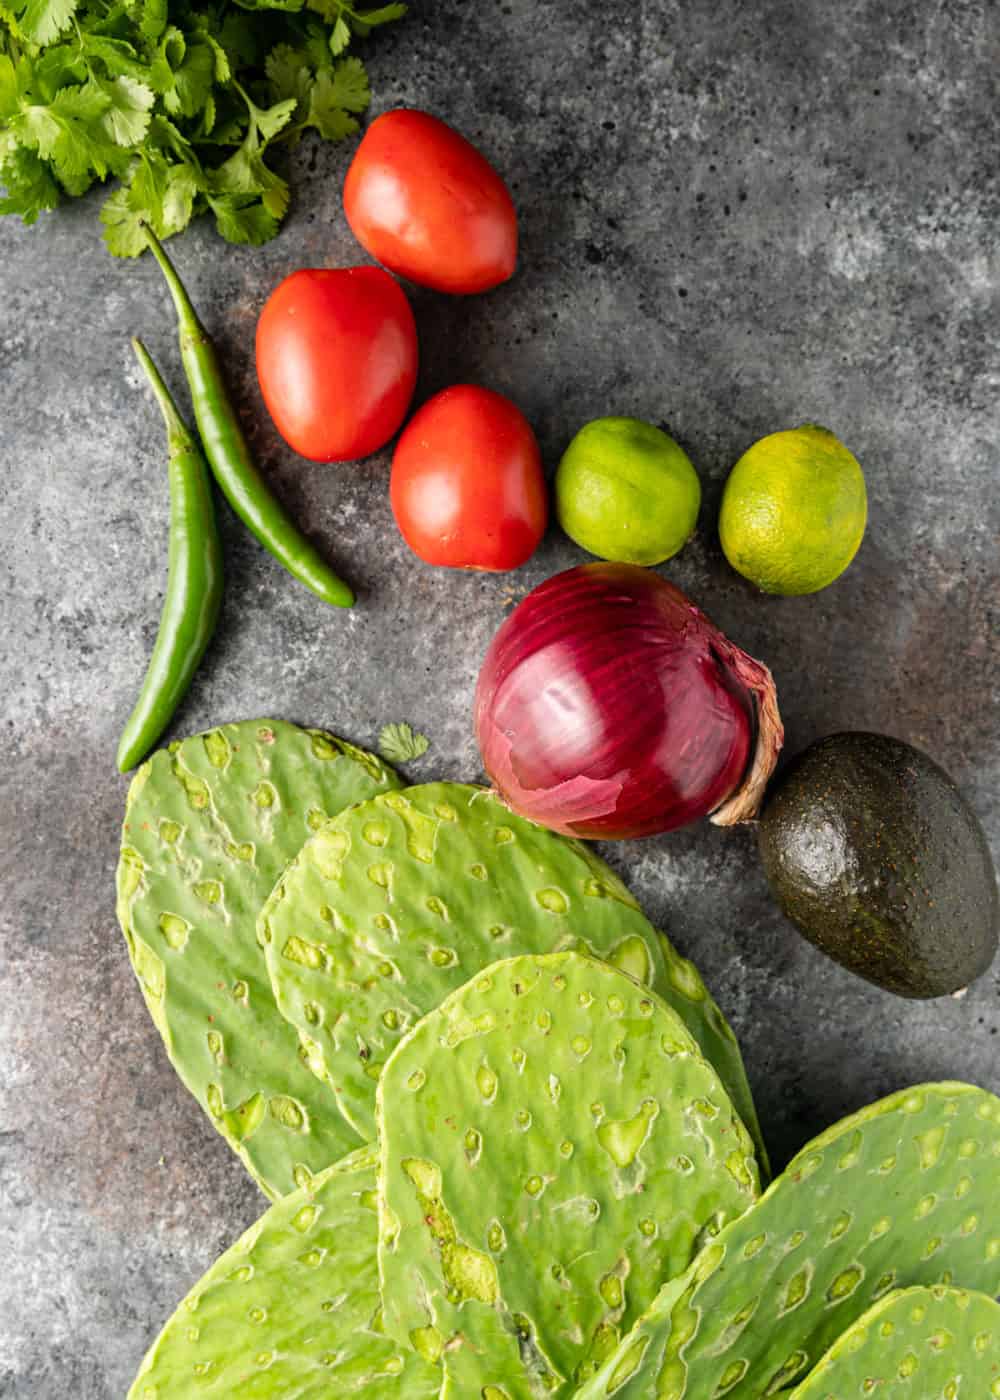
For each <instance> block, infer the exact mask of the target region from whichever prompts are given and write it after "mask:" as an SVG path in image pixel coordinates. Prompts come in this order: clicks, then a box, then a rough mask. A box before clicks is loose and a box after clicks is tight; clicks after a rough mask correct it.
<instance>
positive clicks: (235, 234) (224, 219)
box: [208, 195, 278, 246]
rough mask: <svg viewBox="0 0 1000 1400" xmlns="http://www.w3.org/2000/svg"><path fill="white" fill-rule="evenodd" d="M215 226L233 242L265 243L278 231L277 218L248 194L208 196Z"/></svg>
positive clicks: (224, 236)
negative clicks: (247, 195)
mask: <svg viewBox="0 0 1000 1400" xmlns="http://www.w3.org/2000/svg"><path fill="white" fill-rule="evenodd" d="M208 202H209V204H210V205H211V207H212V213H213V214H214V215H215V226H216V228H217V229H218V230H219V232H220V233H221V234H222V236H223V238H226V239H228V240H229V242H230V243H250V244H253V245H254V246H256V245H258V244H260V243H266V242H267V241H268V239H270V238H273V237H274V235H275V234H276V233H277V231H278V220H277V219H276V218H275V217H274V215H273V214H271V213H269V212H268V210H267V209H265V208H264V206H263V204H262V203H261V202H260V201H259V200H254V199H248V198H247V197H246V196H245V195H224V196H222V197H221V198H217V197H215V196H214V195H211V196H209V201H208Z"/></svg>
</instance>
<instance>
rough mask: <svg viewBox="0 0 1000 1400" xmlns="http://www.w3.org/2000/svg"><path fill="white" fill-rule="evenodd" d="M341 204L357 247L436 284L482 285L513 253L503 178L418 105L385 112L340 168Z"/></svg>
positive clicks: (452, 288)
mask: <svg viewBox="0 0 1000 1400" xmlns="http://www.w3.org/2000/svg"><path fill="white" fill-rule="evenodd" d="M344 212H345V213H346V215H347V222H348V223H349V224H350V226H351V228H352V229H353V230H354V236H355V238H356V239H357V240H358V242H359V243H360V244H361V246H362V247H363V248H366V249H367V250H368V252H369V253H371V255H372V257H373V258H377V259H378V261H379V262H380V263H384V264H385V266H386V267H388V268H390V269H391V271H393V272H395V273H398V274H399V276H400V277H408V278H409V279H410V281H411V282H419V283H420V285H421V286H422V287H434V288H436V289H437V290H438V291H439V292H485V291H486V290H487V288H489V287H495V286H497V284H498V283H500V282H506V280H507V278H508V277H510V276H511V274H512V273H513V271H514V265H515V264H516V262H517V214H516V213H515V211H514V204H513V201H512V200H511V197H510V193H509V191H508V189H507V186H506V185H505V184H504V182H503V181H502V180H501V179H500V176H499V175H498V174H497V173H496V171H495V170H494V169H493V167H492V165H490V163H489V161H488V160H487V159H486V158H485V156H482V155H480V154H479V152H478V151H477V150H476V148H475V146H473V145H471V144H470V142H468V141H466V139H465V137H464V136H459V134H458V132H457V131H453V130H452V128H451V127H450V126H446V125H445V123H444V122H442V121H439V120H438V118H437V117H432V116H430V114H429V113H427V112H414V111H409V110H407V109H405V108H404V109H401V110H400V111H396V112H386V113H385V114H384V115H383V116H381V117H378V118H377V119H376V120H375V121H373V122H372V124H371V126H370V127H369V128H368V130H367V131H366V132H365V136H364V140H363V141H362V142H361V145H360V146H359V147H358V149H357V152H356V153H355V156H354V159H353V160H352V161H351V165H350V169H349V170H348V172H347V181H346V183H345V185H344Z"/></svg>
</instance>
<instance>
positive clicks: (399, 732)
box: [378, 723, 431, 763]
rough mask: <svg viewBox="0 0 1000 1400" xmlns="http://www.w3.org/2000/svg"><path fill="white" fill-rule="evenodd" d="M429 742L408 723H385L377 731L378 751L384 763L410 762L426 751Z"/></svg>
mask: <svg viewBox="0 0 1000 1400" xmlns="http://www.w3.org/2000/svg"><path fill="white" fill-rule="evenodd" d="M430 742H431V741H430V740H429V739H428V738H427V735H426V734H419V733H417V731H416V730H414V729H411V728H410V726H409V725H408V724H405V723H403V724H386V725H384V726H383V727H382V729H381V730H380V731H379V736H378V751H379V753H380V754H381V755H382V757H383V758H384V759H385V761H386V763H411V762H412V761H413V760H414V759H416V758H420V757H421V756H422V755H423V754H425V753H426V752H427V750H428V749H429V748H430Z"/></svg>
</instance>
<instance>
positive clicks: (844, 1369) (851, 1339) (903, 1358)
mask: <svg viewBox="0 0 1000 1400" xmlns="http://www.w3.org/2000/svg"><path fill="white" fill-rule="evenodd" d="M873 1395H874V1396H878V1400H918V1397H919V1400H1000V1306H998V1304H997V1303H995V1302H994V1300H993V1299H992V1298H987V1296H986V1295H985V1293H966V1292H965V1291H964V1290H962V1289H958V1288H940V1287H938V1288H905V1289H900V1290H899V1291H898V1292H895V1293H890V1294H889V1295H888V1296H887V1297H885V1298H883V1299H882V1301H881V1302H879V1303H876V1304H875V1306H874V1307H872V1308H869V1309H868V1311H867V1312H866V1313H863V1314H862V1316H861V1317H859V1318H858V1320H857V1322H856V1323H855V1324H854V1325H853V1327H849V1328H848V1329H847V1331H846V1332H845V1333H844V1334H843V1336H842V1337H839V1338H838V1339H837V1341H835V1342H834V1344H833V1346H832V1347H831V1348H830V1350H829V1351H828V1352H827V1353H826V1355H825V1356H824V1357H823V1359H822V1361H820V1363H819V1364H818V1365H817V1366H816V1367H815V1369H814V1370H812V1371H811V1372H810V1373H809V1375H808V1376H807V1377H806V1379H805V1380H804V1381H803V1382H802V1384H801V1385H798V1386H796V1387H795V1389H794V1390H793V1391H791V1393H790V1394H788V1395H787V1397H786V1400H869V1397H871V1396H873Z"/></svg>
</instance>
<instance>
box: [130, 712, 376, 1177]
mask: <svg viewBox="0 0 1000 1400" xmlns="http://www.w3.org/2000/svg"><path fill="white" fill-rule="evenodd" d="M399 785H400V782H399V779H398V778H397V777H396V775H395V774H394V773H393V772H392V771H391V769H388V768H386V767H385V766H384V764H382V763H380V762H379V760H378V759H376V758H373V757H372V756H371V755H370V754H367V753H363V752H361V751H360V750H358V749H354V748H352V747H351V746H350V745H348V744H344V743H342V742H341V741H340V740H339V739H334V738H333V737H332V736H331V735H329V734H325V733H323V732H321V731H320V730H303V729H297V728H296V727H295V726H294V725H291V724H284V723H282V722H280V721H277V720H254V721H245V722H243V723H240V724H227V725H224V726H223V727H222V728H221V729H213V730H211V731H209V732H208V733H207V734H198V735H195V736H194V737H193V738H190V739H185V740H183V742H181V743H179V744H171V745H170V747H169V749H161V750H159V751H158V752H157V753H155V754H154V755H153V756H152V758H151V759H149V760H148V762H146V763H144V764H143V765H142V767H141V768H140V769H139V770H138V772H137V773H136V775H135V777H134V778H133V780H132V784H131V787H130V788H129V794H128V804H127V808H126V812H125V825H124V829H123V833H122V851H121V859H120V861H119V865H118V919H119V922H120V923H121V927H122V931H123V933H124V934H125V940H126V942H127V944H128V950H129V956H130V958H131V960H132V966H133V968H134V970H135V973H136V976H137V978H138V979H139V985H140V987H141V988H142V992H143V995H144V997H145V999H146V1004H147V1006H148V1008H149V1011H150V1014H151V1015H152V1017H153V1021H154V1022H155V1024H156V1028H157V1030H158V1031H159V1032H160V1035H161V1036H162V1037H163V1041H164V1043H165V1045H166V1048H167V1054H168V1055H169V1056H170V1059H171V1062H172V1063H173V1065H174V1068H175V1069H176V1070H177V1072H178V1074H179V1075H180V1077H181V1079H182V1080H183V1081H184V1083H185V1085H186V1086H187V1087H188V1089H190V1091H191V1093H192V1094H194V1096H195V1098H196V1099H197V1100H198V1102H199V1103H200V1104H201V1106H202V1108H204V1109H205V1111H206V1112H207V1113H208V1115H209V1117H210V1118H211V1119H212V1122H213V1123H214V1125H215V1127H216V1128H217V1129H218V1130H219V1132H220V1133H221V1134H222V1135H223V1137H225V1139H226V1141H227V1142H228V1143H229V1145H230V1146H231V1147H232V1148H233V1150H234V1152H236V1153H238V1154H239V1156H240V1158H241V1159H242V1161H243V1163H244V1165H245V1166H246V1168H247V1170H248V1171H249V1172H250V1173H251V1175H252V1176H254V1177H255V1178H256V1180H257V1181H258V1182H259V1183H260V1185H261V1187H262V1188H263V1190H264V1191H265V1192H266V1193H267V1195H268V1196H270V1197H271V1198H272V1199H273V1198H275V1197H277V1196H281V1195H284V1194H285V1193H286V1192H288V1191H292V1190H294V1189H295V1187H296V1185H301V1184H302V1183H303V1182H304V1181H305V1180H307V1179H308V1176H309V1174H310V1173H311V1172H316V1171H319V1170H321V1169H322V1168H323V1167H327V1166H329V1165H330V1163H331V1162H333V1161H336V1159H337V1158H338V1157H341V1156H342V1155H343V1154H344V1152H346V1151H349V1150H350V1149H351V1148H353V1147H356V1146H357V1145H358V1141H359V1139H358V1137H357V1134H355V1133H354V1132H353V1131H352V1130H351V1129H350V1127H349V1126H348V1125H347V1124H346V1123H345V1122H344V1121H343V1119H342V1117H341V1115H339V1114H338V1113H337V1112H336V1110H335V1108H334V1106H333V1105H331V1103H330V1101H329V1095H328V1094H327V1093H325V1092H324V1091H323V1090H322V1089H321V1088H318V1087H317V1084H316V1080H315V1078H314V1076H313V1075H312V1074H311V1073H310V1071H309V1070H308V1069H307V1068H306V1066H305V1064H304V1063H303V1062H302V1055H303V1054H304V1052H303V1051H302V1049H301V1047H300V1045H299V1041H298V1038H297V1037H296V1035H295V1032H294V1030H293V1029H292V1028H291V1027H290V1026H289V1025H288V1024H287V1022H286V1021H285V1020H284V1018H283V1017H282V1016H281V1015H279V1013H278V1009H277V1007H276V1006H275V1002H274V994H273V992H272V990H271V984H270V981H269V979H268V975H267V968H266V966H265V963H264V956H263V954H262V952H261V950H260V947H259V946H258V943H257V937H256V927H255V920H256V916H257V913H258V911H259V909H260V906H261V905H262V904H263V902H264V899H265V898H266V896H267V894H268V892H269V891H270V889H271V887H272V885H273V884H274V881H275V880H276V879H277V877H278V875H279V874H280V872H281V870H282V868H283V867H284V865H285V863H286V862H287V861H288V860H290V859H291V857H292V856H293V855H295V853H296V852H297V851H298V849H299V847H300V846H301V845H302V843H303V842H304V841H305V840H306V838H307V837H308V836H309V835H310V834H311V832H312V831H313V830H314V829H315V828H316V827H317V826H319V825H320V824H321V823H322V822H323V821H325V820H326V819H327V818H328V817H330V816H333V815H334V814H335V813H337V812H339V811H341V810H342V809H343V808H344V807H346V806H348V805H349V804H350V803H352V802H360V801H362V800H363V799H365V798H368V797H371V796H372V795H373V793H376V792H382V791H386V790H388V789H391V788H396V787H398V786H399ZM331 1110H332V1111H331Z"/></svg>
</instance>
